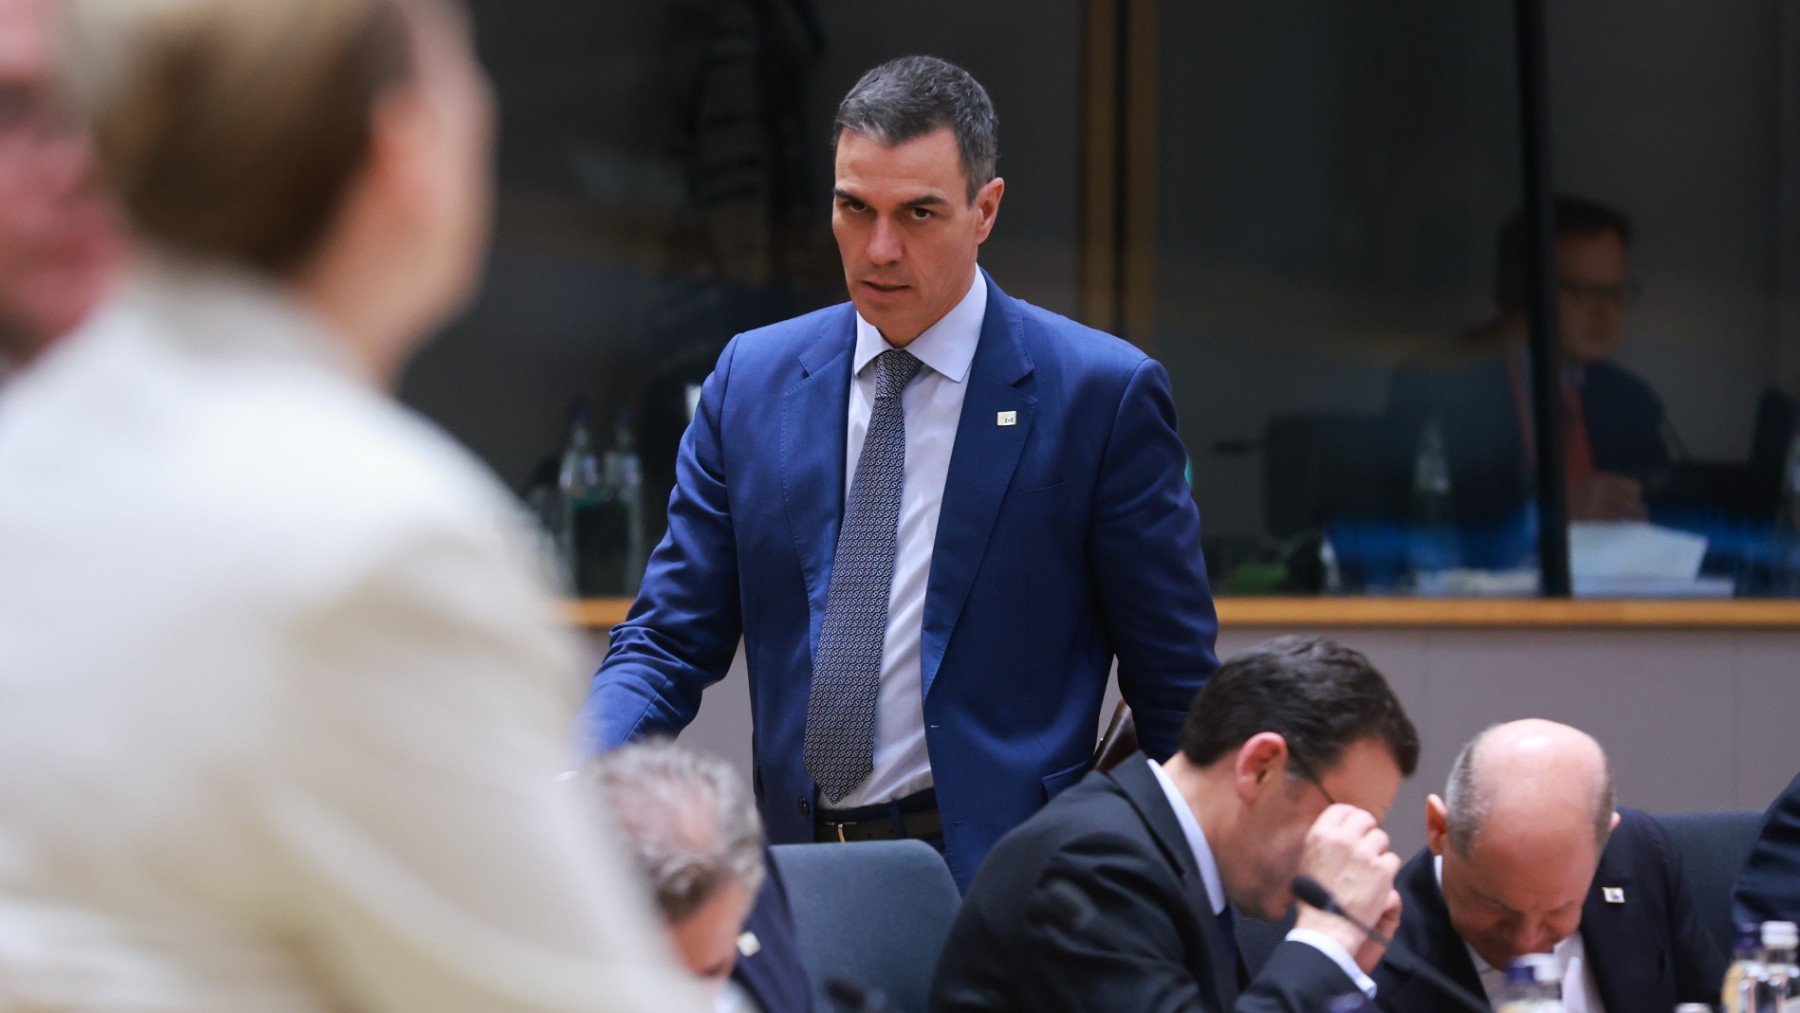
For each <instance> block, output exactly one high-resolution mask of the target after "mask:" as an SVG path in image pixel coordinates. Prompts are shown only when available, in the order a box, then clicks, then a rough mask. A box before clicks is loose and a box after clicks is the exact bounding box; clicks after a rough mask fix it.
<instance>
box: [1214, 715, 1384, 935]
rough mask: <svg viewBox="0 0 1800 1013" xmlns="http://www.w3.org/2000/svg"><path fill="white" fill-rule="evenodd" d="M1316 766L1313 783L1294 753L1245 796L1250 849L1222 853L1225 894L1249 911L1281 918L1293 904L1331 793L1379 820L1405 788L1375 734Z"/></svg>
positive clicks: (1269, 918) (1270, 918)
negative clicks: (1308, 846) (1262, 786)
mask: <svg viewBox="0 0 1800 1013" xmlns="http://www.w3.org/2000/svg"><path fill="white" fill-rule="evenodd" d="M1290 773H1291V774H1294V775H1297V776H1289V774H1290ZM1317 773H1318V775H1319V780H1318V782H1316V783H1315V782H1314V781H1313V780H1311V778H1309V777H1307V776H1306V775H1305V774H1303V773H1301V771H1300V768H1299V766H1298V765H1297V764H1296V763H1295V761H1294V759H1293V758H1292V757H1291V756H1290V757H1289V759H1288V761H1287V766H1286V767H1285V768H1283V769H1282V770H1281V771H1278V772H1277V773H1276V774H1275V775H1274V776H1273V780H1272V781H1271V784H1270V786H1269V788H1268V789H1267V790H1265V791H1264V792H1263V793H1262V794H1260V795H1259V796H1258V797H1257V798H1255V799H1254V800H1251V801H1249V802H1247V803H1246V807H1245V813H1244V829H1245V830H1246V831H1247V832H1246V833H1245V834H1243V835H1241V836H1240V840H1243V841H1245V842H1247V845H1248V847H1247V850H1246V853H1245V854H1242V855H1238V856H1234V859H1235V860H1233V861H1230V862H1227V861H1220V862H1219V875H1220V878H1221V879H1222V880H1223V881H1224V886H1225V895H1226V896H1227V897H1229V898H1231V901H1232V903H1234V904H1236V905H1237V906H1238V907H1239V908H1240V909H1241V910H1243V912H1244V913H1245V914H1248V915H1250V916H1251V917H1254V918H1260V919H1262V920H1264V921H1280V920H1281V919H1282V918H1283V917H1285V916H1286V914H1287V910H1288V909H1289V908H1291V907H1293V905H1294V892H1293V882H1294V876H1295V875H1296V874H1298V873H1299V871H1300V853H1301V850H1302V848H1303V846H1304V845H1305V843H1306V832H1307V831H1308V830H1310V829H1312V825H1313V823H1314V822H1315V821H1317V820H1318V818H1319V816H1320V814H1322V813H1324V812H1325V810H1326V808H1327V807H1328V806H1330V805H1331V803H1332V802H1333V801H1336V802H1341V803H1344V804H1347V805H1353V806H1356V807H1358V808H1360V809H1363V810H1365V811H1366V812H1368V813H1369V814H1370V815H1371V816H1374V817H1375V820H1376V822H1378V823H1379V822H1381V821H1383V820H1385V819H1387V814H1388V810H1389V809H1392V808H1393V806H1394V796H1395V795H1396V794H1397V793H1398V792H1399V791H1400V780H1401V774H1400V765H1399V764H1398V763H1396V762H1395V761H1394V756H1393V754H1392V753H1390V752H1389V751H1388V748H1387V746H1386V745H1384V744H1383V743H1382V742H1381V740H1379V739H1376V738H1366V739H1360V740H1358V741H1357V742H1355V743H1352V744H1351V745H1350V747H1349V748H1347V749H1345V750H1344V755H1343V756H1342V757H1341V758H1339V760H1338V762H1337V763H1336V764H1335V765H1334V766H1332V767H1329V768H1327V769H1324V770H1318V771H1317Z"/></svg>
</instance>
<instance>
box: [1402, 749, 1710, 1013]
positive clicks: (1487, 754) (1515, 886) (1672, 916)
mask: <svg viewBox="0 0 1800 1013" xmlns="http://www.w3.org/2000/svg"><path fill="white" fill-rule="evenodd" d="M1425 831H1426V836H1427V840H1428V842H1429V843H1428V845H1427V847H1426V848H1425V849H1424V850H1422V851H1420V852H1419V853H1418V854H1417V855H1415V856H1414V857H1413V859H1412V860H1411V861H1409V862H1408V863H1407V864H1406V866H1405V867H1404V868H1402V869H1401V870H1400V875H1399V876H1398V877H1397V878H1396V879H1395V881H1394V886H1395V888H1396V889H1397V890H1399V891H1400V896H1401V899H1402V908H1401V917H1400V929H1399V931H1398V932H1397V933H1396V934H1395V942H1394V945H1395V948H1396V949H1401V950H1406V951H1410V952H1411V953H1412V954H1413V955H1415V957H1416V958H1419V959H1422V960H1424V961H1425V962H1427V963H1429V964H1431V965H1433V966H1435V967H1437V968H1439V969H1440V970H1442V971H1444V972H1445V973H1446V974H1449V975H1450V976H1451V977H1452V978H1454V979H1456V980H1457V981H1458V982H1460V983H1461V984H1463V985H1464V987H1466V988H1468V989H1469V990H1470V991H1471V992H1473V993H1475V994H1476V995H1482V994H1484V993H1485V994H1486V995H1487V997H1488V999H1489V1001H1490V1002H1493V1001H1495V1000H1497V999H1498V998H1499V996H1500V990H1501V985H1502V983H1503V982H1504V981H1505V976H1506V967H1507V965H1508V964H1510V963H1511V962H1512V961H1513V959H1514V958H1516V957H1520V956H1523V955H1524V954H1527V953H1549V954H1552V955H1553V956H1554V957H1555V958H1556V960H1557V962H1558V963H1559V964H1561V965H1562V968H1563V1008H1564V1009H1565V1010H1567V1011H1568V1013H1600V1011H1602V1010H1610V1011H1612V1013H1627V1011H1637V1010H1668V1009H1673V1008H1674V1007H1675V1005H1676V1004H1677V1003H1682V1002H1711V1001H1713V1000H1714V999H1716V998H1717V996H1718V994H1719V982H1720V978H1721V977H1722V976H1723V974H1724V967H1723V966H1722V965H1721V963H1720V960H1719V957H1718V955H1717V951H1716V950H1715V949H1714V947H1713V946H1712V944H1711V942H1710V940H1709V939H1708V938H1707V936H1706V932H1705V930H1704V929H1703V928H1702V927H1701V926H1700V923H1699V920H1698V919H1697V918H1696V917H1695V915H1694V910H1693V905H1692V903H1691V902H1690V900H1689V896H1688V888H1687V884H1686V882H1685V881H1684V880H1683V878H1682V873H1681V864H1680V860H1679V859H1678V858H1677V856H1676V855H1675V854H1674V852H1673V851H1672V850H1671V849H1670V846H1669V842H1668V839H1667V838H1666V837H1665V836H1664V834H1663V831H1662V828H1661V827H1660V826H1659V825H1658V824H1657V823H1656V822H1655V821H1654V820H1652V819H1651V818H1650V817H1649V816H1646V815H1645V814H1643V813H1641V812H1638V811H1637V810H1635V809H1621V810H1615V809H1614V808H1613V785H1612V772H1611V770H1610V769H1609V768H1608V765H1607V761H1606V753H1605V752H1604V751H1603V750H1602V749H1601V748H1600V744H1599V743H1598V742H1595V741H1594V739H1593V738H1592V737H1591V736H1589V735H1587V734H1586V733H1585V732H1582V731H1579V730H1577V729H1574V728H1570V727H1569V726H1568V725H1560V724H1556V723H1555V722H1551V721H1541V720H1528V721H1514V722H1511V723H1509V724H1503V725H1495V726H1494V727H1492V728H1489V729H1488V730H1486V731H1484V732H1482V733H1481V734H1480V735H1477V736H1476V737H1475V738H1474V739H1472V740H1470V741H1469V743H1468V744H1467V745H1465V746H1463V748H1462V752H1460V753H1459V754H1457V757H1456V762H1455V764H1454V765H1453V766H1452V767H1451V770H1450V780H1449V784H1448V786H1447V787H1446V789H1445V792H1444V795H1443V797H1441V798H1440V797H1439V796H1437V795H1432V796H1431V797H1430V798H1429V799H1428V800H1427V801H1426V803H1425ZM1374 978H1375V981H1376V983H1377V985H1378V986H1379V987H1378V988H1377V991H1376V1001H1377V1002H1378V1003H1379V1004H1380V1006H1381V1008H1382V1009H1385V1010H1395V1011H1401V1013H1423V1011H1427V1010H1439V1009H1446V1008H1449V1004H1448V1003H1447V1001H1446V1000H1445V998H1444V997H1443V996H1442V995H1441V994H1440V993H1438V992H1437V991H1435V990H1434V989H1433V987H1432V985H1431V984H1430V983H1429V982H1426V981H1423V980H1420V979H1417V978H1415V977H1414V976H1413V975H1411V974H1409V973H1408V972H1406V971H1404V970H1401V969H1399V968H1397V967H1396V966H1395V965H1394V964H1393V963H1392V962H1391V960H1388V961H1384V962H1383V963H1382V964H1381V965H1380V966H1378V967H1377V968H1376V969H1375V972H1374Z"/></svg>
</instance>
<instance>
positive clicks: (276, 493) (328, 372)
mask: <svg viewBox="0 0 1800 1013" xmlns="http://www.w3.org/2000/svg"><path fill="white" fill-rule="evenodd" d="M67 346H68V347H66V348H64V349H58V350H57V351H56V353H55V354H54V355H53V356H51V357H49V358H47V359H46V361H45V362H43V363H42V368H41V370H40V369H38V368H34V369H33V370H31V371H30V372H29V373H28V374H27V375H25V376H22V377H20V378H19V381H18V382H17V384H15V386H14V387H13V388H9V391H8V394H9V397H8V399H7V400H8V401H9V402H16V403H9V404H7V405H6V406H5V407H4V409H0V418H4V419H7V420H9V421H10V422H11V423H13V424H11V425H7V424H4V423H0V474H4V473H6V471H7V469H8V467H9V460H10V459H11V458H13V457H33V456H35V457H37V458H40V459H42V460H40V462H39V464H38V465H37V467H36V468H35V469H30V470H36V471H38V472H42V473H50V472H52V471H54V472H55V473H56V474H57V475H60V476H62V477H64V478H65V479H66V480H67V481H68V482H70V483H71V485H72V486H74V488H71V489H70V493H71V495H78V496H94V497H102V498H108V499H112V500H114V501H115V502H118V503H121V504H129V505H130V509H131V511H132V514H133V517H132V522H133V523H134V524H135V525H136V526H138V527H139V528H142V529H143V530H145V531H146V532H148V531H152V530H155V531H158V532H160V534H161V536H162V537H164V538H167V539H169V540H171V541H173V542H176V543H182V542H185V543H187V544H189V545H190V546H191V547H192V549H191V551H190V552H189V553H188V554H187V559H188V561H189V565H190V566H191V567H193V568H195V569H202V570H207V569H210V570H212V571H214V572H216V573H220V574H221V575H235V576H238V577H243V578H245V579H252V578H253V579H254V580H255V581H256V582H257V584H258V585H259V586H261V587H262V588H263V589H264V590H265V591H268V592H271V593H272V592H275V591H277V590H280V589H282V588H283V587H284V586H285V587H286V588H287V589H289V590H291V591H292V592H294V593H297V594H310V593H329V592H328V591H326V590H325V588H326V587H328V586H329V585H332V584H337V583H342V582H344V581H349V580H353V579H355V576H354V574H355V571H357V570H359V569H364V568H367V567H369V566H375V565H382V564H381V561H383V560H391V559H392V558H393V557H394V556H395V555H396V554H397V553H398V554H402V555H403V554H404V553H405V552H407V551H420V550H421V549H422V548H423V547H432V546H436V547H438V548H441V549H445V550H450V549H454V551H456V552H459V553H462V554H464V555H466V556H469V557H470V558H471V559H473V560H475V561H476V562H477V565H481V564H486V565H488V566H490V567H491V568H493V569H494V570H495V571H497V572H503V573H512V574H514V575H515V576H516V577H518V579H519V581H520V582H521V583H522V584H526V585H529V584H530V582H531V575H528V574H527V572H526V571H528V570H529V568H530V566H531V562H530V557H529V549H528V543H527V541H526V536H525V533H524V522H523V513H522V510H521V509H520V507H519V506H518V505H517V502H516V500H514V499H513V498H512V497H511V496H510V495H509V494H508V493H507V492H506V490H505V489H504V488H503V487H501V486H500V484H499V482H498V480H497V479H496V478H494V477H493V476H492V474H491V473H489V472H488V471H487V470H486V468H485V467H484V466H483V465H482V464H481V463H480V462H478V461H477V460H476V459H475V458H474V457H473V455H472V454H470V453H469V452H468V451H467V450H465V449H464V448H462V447H461V446H460V445H459V444H457V443H456V442H455V441H454V440H453V439H451V438H450V437H449V436H448V435H446V434H444V433H443V432H442V431H440V430H439V429H437V427H436V426H435V425H433V424H432V423H430V422H429V421H427V420H425V419H423V418H422V417H420V416H418V415H417V414H415V413H414V412H412V411H411V410H410V409H408V408H406V407H404V406H402V405H400V404H399V403H398V402H396V401H394V400H393V399H392V398H391V397H390V396H389V395H388V394H387V393H385V392H384V391H382V390H380V389H378V388H377V387H376V386H375V385H374V384H373V383H371V382H370V381H369V380H368V379H366V378H365V377H364V376H362V375H360V373H359V367H358V365H357V364H356V363H355V362H354V361H352V360H351V359H350V358H349V356H348V354H347V353H345V352H343V351H341V350H340V347H339V346H338V345H337V344H336V343H335V339H334V338H333V337H332V335H331V334H330V333H329V332H328V331H327V330H326V329H325V328H324V327H323V326H322V325H321V324H319V323H318V322H316V321H314V320H312V319H310V318H308V316H307V315H306V314H305V313H304V312H303V311H301V310H299V309H298V308H296V307H293V306H291V305H287V304H285V303H284V302H283V301H282V300H281V299H280V297H278V296H277V295H276V294H274V293H273V292H271V291H268V290H263V289H258V288H257V287H255V286H252V285H246V284H244V283H241V282H239V281H236V280H232V279H221V278H209V277H206V276H201V277H199V278H198V279H194V278H190V277H188V276H183V278H182V279H181V281H180V283H176V282H172V281H171V280H170V279H168V278H161V279H157V280H154V281H150V282H145V283H142V284H135V285H134V286H133V287H132V290H130V291H126V292H123V293H121V294H120V296H119V297H118V298H116V299H115V300H114V301H113V303H112V304H110V305H109V306H108V307H107V308H106V310H104V311H103V312H102V313H101V314H99V315H98V316H97V318H96V319H95V321H94V322H93V324H92V326H91V327H89V328H88V329H86V330H85V331H84V332H83V333H80V334H77V335H74V336H72V338H71V340H69V341H68V342H67ZM14 395H16V397H15V396H14ZM52 459H53V462H54V463H52ZM312 585H317V586H312ZM497 590H498V589H497ZM521 590H524V589H523V588H522V589H521Z"/></svg>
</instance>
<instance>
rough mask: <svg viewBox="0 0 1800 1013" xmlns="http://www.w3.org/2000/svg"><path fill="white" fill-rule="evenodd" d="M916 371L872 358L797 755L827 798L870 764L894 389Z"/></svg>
mask: <svg viewBox="0 0 1800 1013" xmlns="http://www.w3.org/2000/svg"><path fill="white" fill-rule="evenodd" d="M918 372H919V360H918V359H917V358H914V357H913V354H912V353H911V352H906V351H902V350H900V349H898V348H890V349H888V350H887V351H885V352H882V353H881V354H880V355H878V356H876V357H875V407H874V409H873V410H872V411H870V413H869V431H868V435H867V436H865V437H864V439H863V445H862V453H861V454H859V455H858V456H857V458H856V477H855V478H854V479H853V480H852V481H851V483H850V501H849V503H848V504H846V506H845V507H844V526H843V528H842V530H840V531H839V532H838V541H837V554H836V556H835V557H834V558H833V562H832V566H831V587H830V589H829V590H828V591H827V592H826V595H825V621H824V623H823V625H822V628H821V629H820V630H819V653H818V656H817V657H816V658H815V659H814V661H813V678H812V694H811V696H809V697H808V698H807V701H806V745H805V750H804V753H803V757H802V758H803V759H804V760H805V763H806V772H807V773H808V774H811V775H812V778H813V780H814V781H817V782H818V783H819V790H820V791H821V792H823V793H824V794H825V797H826V798H828V799H830V800H831V801H832V802H837V801H838V800H840V799H842V798H843V797H844V796H845V795H848V794H850V791H851V789H853V788H855V787H856V786H857V785H859V784H861V783H862V782H863V780H864V779H866V778H867V777H868V776H869V773H870V771H872V770H874V768H875V698H876V695H877V694H878V692H879V690H880V688H881V654H882V643H883V641H884V640H885V639H886V637H887V620H888V592H889V589H890V588H891V587H892V586H893V583H894V551H895V550H894V543H895V536H896V529H897V528H898V527H899V525H900V489H901V486H902V485H903V484H904V481H905V478H906V409H905V408H904V407H903V406H902V405H901V403H900V392H901V391H903V390H905V389H906V385H907V383H908V382H909V381H911V380H912V378H913V377H914V376H915V375H916V374H917V373H918Z"/></svg>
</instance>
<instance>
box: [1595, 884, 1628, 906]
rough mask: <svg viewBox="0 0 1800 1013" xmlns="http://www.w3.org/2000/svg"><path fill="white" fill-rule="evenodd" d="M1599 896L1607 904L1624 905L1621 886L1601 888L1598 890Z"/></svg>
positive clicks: (1623, 889) (1623, 894) (1623, 892)
mask: <svg viewBox="0 0 1800 1013" xmlns="http://www.w3.org/2000/svg"><path fill="white" fill-rule="evenodd" d="M1600 896H1602V897H1604V898H1606V902H1607V903H1608V904H1623V903H1625V888H1624V887H1622V886H1603V887H1601V888H1600Z"/></svg>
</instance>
